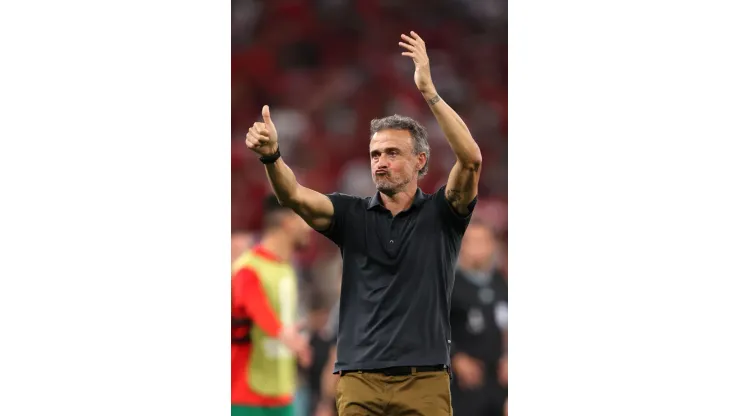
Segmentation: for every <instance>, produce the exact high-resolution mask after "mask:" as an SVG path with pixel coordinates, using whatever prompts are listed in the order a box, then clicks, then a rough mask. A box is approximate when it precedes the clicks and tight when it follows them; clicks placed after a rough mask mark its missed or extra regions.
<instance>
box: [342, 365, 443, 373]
mask: <svg viewBox="0 0 740 416" xmlns="http://www.w3.org/2000/svg"><path fill="white" fill-rule="evenodd" d="M431 371H447V372H449V371H450V369H449V367H447V366H446V365H422V366H417V367H388V368H373V369H368V370H340V371H339V375H340V376H343V375H345V374H348V373H360V374H362V373H381V374H384V375H386V376H410V375H412V374H416V373H428V372H431Z"/></svg>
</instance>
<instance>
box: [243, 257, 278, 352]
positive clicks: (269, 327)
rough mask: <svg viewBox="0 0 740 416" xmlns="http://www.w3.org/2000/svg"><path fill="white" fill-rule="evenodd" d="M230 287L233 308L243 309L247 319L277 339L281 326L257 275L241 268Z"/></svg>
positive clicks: (252, 271)
mask: <svg viewBox="0 0 740 416" xmlns="http://www.w3.org/2000/svg"><path fill="white" fill-rule="evenodd" d="M232 285H233V286H232V290H233V291H234V303H235V305H234V306H236V307H240V308H243V309H244V311H245V312H246V314H247V317H248V318H249V319H251V320H252V321H253V322H254V324H255V325H257V326H258V327H259V328H260V329H262V330H263V331H265V333H267V335H269V336H271V337H273V338H275V337H277V336H278V334H280V330H281V329H282V324H281V323H280V320H278V318H277V315H276V314H275V311H274V310H273V309H272V307H271V306H270V301H269V300H268V299H267V295H266V294H265V291H264V289H263V288H262V283H260V280H259V278H258V277H257V273H256V272H255V271H254V270H253V269H250V268H243V269H241V270H239V271H238V272H237V274H236V275H235V276H234V279H233V284H232Z"/></svg>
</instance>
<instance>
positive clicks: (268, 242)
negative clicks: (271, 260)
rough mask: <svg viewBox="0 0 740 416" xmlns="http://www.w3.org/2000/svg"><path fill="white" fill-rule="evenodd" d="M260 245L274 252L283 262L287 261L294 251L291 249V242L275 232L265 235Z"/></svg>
mask: <svg viewBox="0 0 740 416" xmlns="http://www.w3.org/2000/svg"><path fill="white" fill-rule="evenodd" d="M261 245H262V246H263V247H264V248H265V249H267V251H269V252H271V253H273V254H275V255H276V256H277V257H278V258H279V259H280V261H283V262H289V261H290V259H291V258H292V257H293V253H294V252H295V250H294V249H293V243H292V242H291V241H290V240H288V239H286V238H285V237H284V236H282V235H279V234H277V233H270V234H268V235H266V236H265V237H264V238H263V239H262V243H261Z"/></svg>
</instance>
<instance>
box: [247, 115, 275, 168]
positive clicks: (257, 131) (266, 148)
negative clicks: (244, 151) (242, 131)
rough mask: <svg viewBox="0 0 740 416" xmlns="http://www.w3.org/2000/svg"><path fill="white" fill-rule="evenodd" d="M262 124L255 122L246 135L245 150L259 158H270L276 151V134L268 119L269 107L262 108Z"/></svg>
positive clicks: (270, 120)
mask: <svg viewBox="0 0 740 416" xmlns="http://www.w3.org/2000/svg"><path fill="white" fill-rule="evenodd" d="M262 120H263V122H256V123H254V125H252V127H250V128H249V132H248V133H247V139H246V140H245V142H246V143H247V148H248V149H250V150H252V151H253V152H255V153H257V154H258V155H260V156H271V155H273V154H275V153H276V152H277V149H278V143H277V139H278V134H277V129H276V128H275V124H273V122H272V118H270V107H268V106H264V107H262Z"/></svg>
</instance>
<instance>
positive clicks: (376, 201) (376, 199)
mask: <svg viewBox="0 0 740 416" xmlns="http://www.w3.org/2000/svg"><path fill="white" fill-rule="evenodd" d="M423 201H424V195H423V194H422V192H421V188H419V187H417V188H416V194H414V201H413V202H411V206H412V207H419V206H420V205H421V203H422V202H423ZM378 206H381V207H382V206H383V200H382V199H380V191H377V192H375V195H373V197H372V198H371V199H370V201H368V203H367V209H368V210H371V209H373V208H375V207H378Z"/></svg>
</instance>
